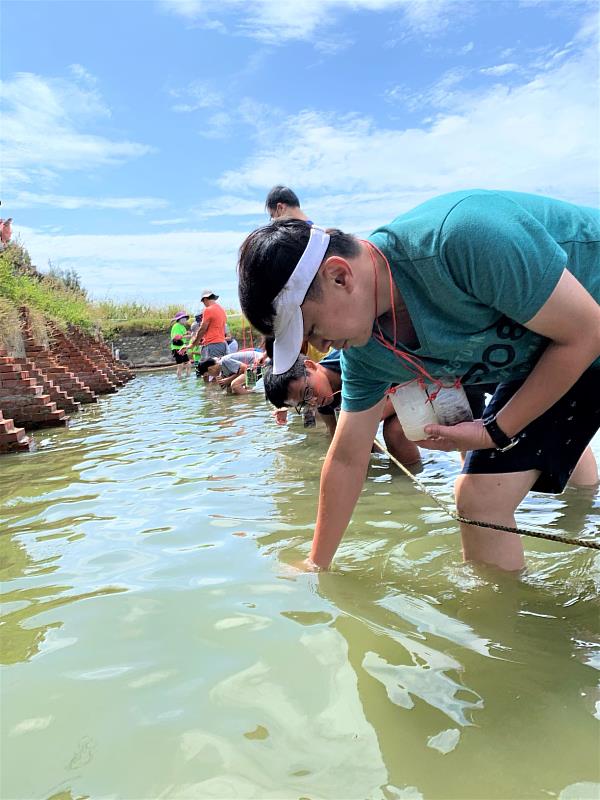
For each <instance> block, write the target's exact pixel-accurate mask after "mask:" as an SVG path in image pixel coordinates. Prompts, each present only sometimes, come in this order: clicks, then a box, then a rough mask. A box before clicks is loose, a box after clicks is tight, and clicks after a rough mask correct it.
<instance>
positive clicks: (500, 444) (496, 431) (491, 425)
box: [482, 414, 519, 453]
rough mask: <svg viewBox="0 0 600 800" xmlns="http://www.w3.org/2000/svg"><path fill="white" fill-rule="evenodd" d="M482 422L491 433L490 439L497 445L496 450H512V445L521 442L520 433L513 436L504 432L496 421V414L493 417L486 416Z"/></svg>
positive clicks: (502, 451)
mask: <svg viewBox="0 0 600 800" xmlns="http://www.w3.org/2000/svg"><path fill="white" fill-rule="evenodd" d="M482 422H483V427H484V428H485V429H486V431H487V432H488V433H489V435H490V439H491V440H492V442H493V443H494V444H495V445H496V450H499V451H500V452H501V453H504V452H505V451H506V450H510V448H511V447H514V446H515V445H516V444H518V443H519V436H518V435H517V436H513V437H512V438H511V437H510V436H507V435H506V434H505V433H504V431H503V430H502V428H501V427H500V425H498V423H497V422H496V415H495V414H493V415H492V416H491V417H484V418H483V420H482Z"/></svg>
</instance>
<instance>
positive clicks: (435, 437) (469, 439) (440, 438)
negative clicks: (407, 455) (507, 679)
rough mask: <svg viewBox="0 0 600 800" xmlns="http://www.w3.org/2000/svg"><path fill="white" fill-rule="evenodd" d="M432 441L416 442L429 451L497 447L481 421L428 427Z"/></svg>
mask: <svg viewBox="0 0 600 800" xmlns="http://www.w3.org/2000/svg"><path fill="white" fill-rule="evenodd" d="M425 433H427V434H429V436H430V437H431V438H430V439H422V440H421V441H420V442H415V444H417V445H418V446H419V447H425V448H426V449H427V450H463V451H466V450H486V449H488V448H490V447H495V445H494V443H493V442H492V440H491V438H490V436H489V434H488V432H487V431H486V429H485V428H484V427H483V423H482V421H481V420H480V419H476V420H473V421H472V422H459V423H458V425H426V426H425Z"/></svg>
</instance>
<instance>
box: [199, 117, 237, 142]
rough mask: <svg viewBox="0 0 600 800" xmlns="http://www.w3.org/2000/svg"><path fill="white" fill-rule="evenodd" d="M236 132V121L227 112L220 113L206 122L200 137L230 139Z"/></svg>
mask: <svg viewBox="0 0 600 800" xmlns="http://www.w3.org/2000/svg"><path fill="white" fill-rule="evenodd" d="M233 131H234V119H233V117H232V116H231V114H227V112H225V111H218V112H217V113H216V114H211V116H210V117H209V118H208V119H207V120H206V123H205V125H204V127H203V128H202V130H200V131H199V133H200V136H202V137H203V138H204V139H228V138H229V137H230V136H231V134H232V133H233Z"/></svg>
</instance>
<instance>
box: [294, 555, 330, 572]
mask: <svg viewBox="0 0 600 800" xmlns="http://www.w3.org/2000/svg"><path fill="white" fill-rule="evenodd" d="M285 568H286V570H289V572H290V574H294V575H296V574H297V573H298V572H325V569H323V568H322V567H318V566H317V565H316V564H315V562H314V561H312V560H311V559H310V558H305V559H304V561H291V562H289V563H288V564H286V565H285Z"/></svg>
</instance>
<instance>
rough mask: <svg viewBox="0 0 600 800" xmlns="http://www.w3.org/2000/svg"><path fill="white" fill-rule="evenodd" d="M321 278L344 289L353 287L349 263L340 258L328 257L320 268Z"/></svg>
mask: <svg viewBox="0 0 600 800" xmlns="http://www.w3.org/2000/svg"><path fill="white" fill-rule="evenodd" d="M321 278H322V280H324V281H325V282H326V283H333V284H335V285H336V286H342V287H344V288H345V289H351V288H352V287H353V286H354V273H353V271H352V267H351V266H350V264H349V262H348V261H346V259H345V258H342V256H329V258H328V259H326V261H325V263H324V264H323V266H322V268H321Z"/></svg>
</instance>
